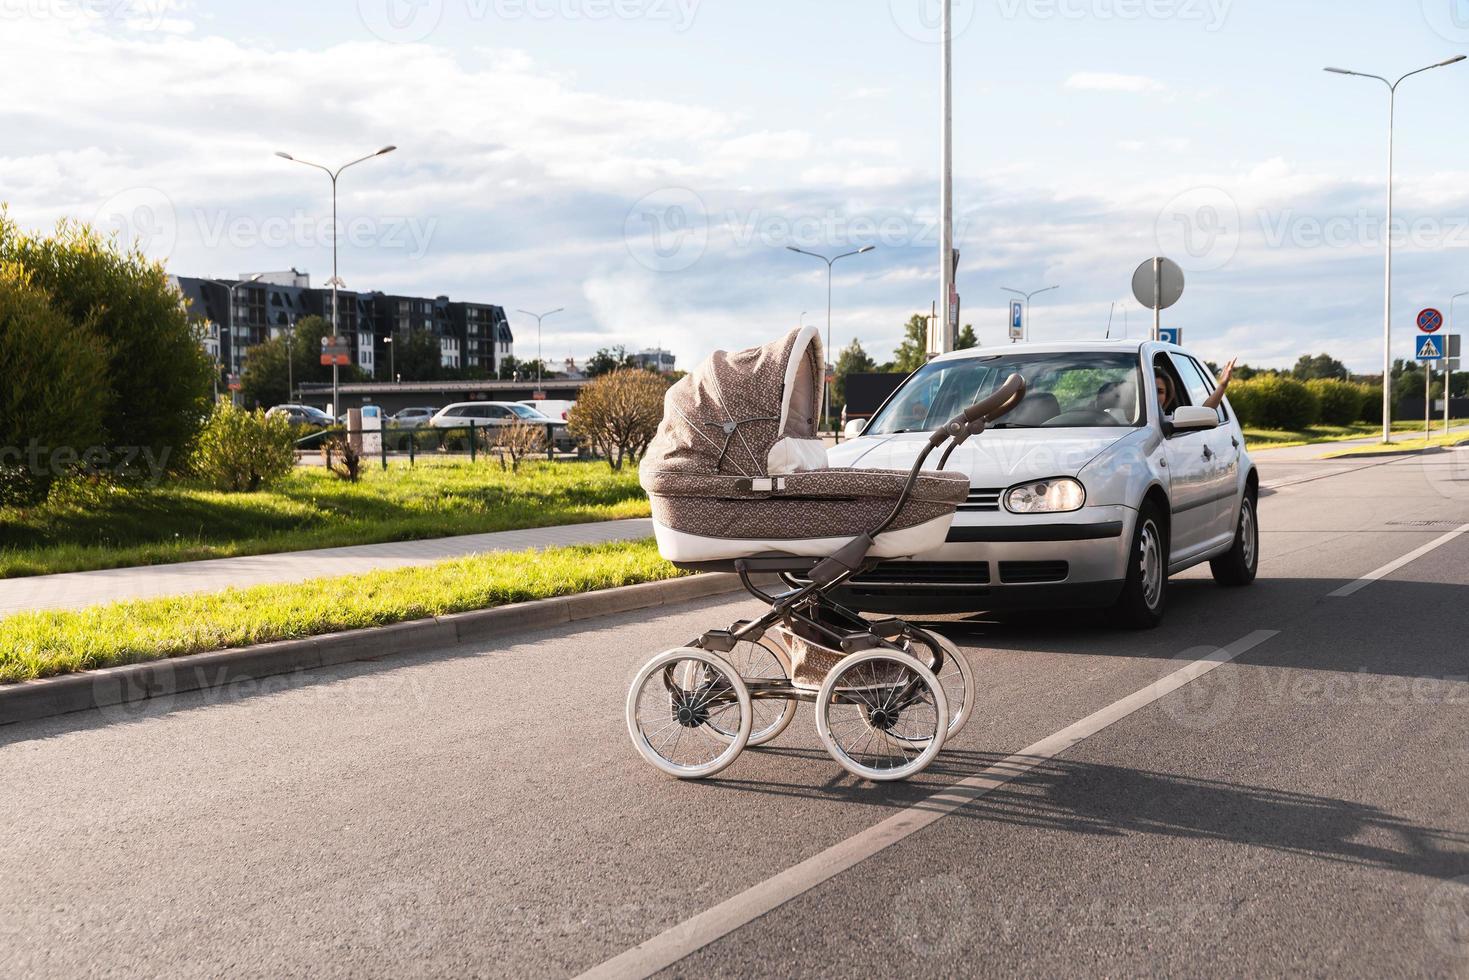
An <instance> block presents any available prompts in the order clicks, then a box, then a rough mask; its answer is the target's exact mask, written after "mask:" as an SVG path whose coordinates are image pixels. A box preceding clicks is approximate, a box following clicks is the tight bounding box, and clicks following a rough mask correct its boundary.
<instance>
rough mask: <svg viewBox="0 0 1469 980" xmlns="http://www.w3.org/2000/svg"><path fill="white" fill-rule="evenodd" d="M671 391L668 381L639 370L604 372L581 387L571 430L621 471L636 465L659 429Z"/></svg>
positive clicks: (573, 411) (570, 426) (569, 428)
mask: <svg viewBox="0 0 1469 980" xmlns="http://www.w3.org/2000/svg"><path fill="white" fill-rule="evenodd" d="M667 392H668V382H667V381H665V380H664V379H663V378H662V377H660V376H659V375H656V374H653V373H652V372H649V371H644V370H642V369H641V368H623V369H621V370H619V371H613V372H612V373H611V374H604V375H602V377H600V378H598V379H596V380H595V381H593V382H592V383H591V384H589V385H587V386H586V387H585V388H583V389H582V390H581V394H580V395H579V396H578V398H577V400H576V407H575V408H573V409H572V410H571V414H570V415H569V416H567V419H566V422H567V430H568V431H569V432H570V433H571V435H572V436H573V437H574V438H576V439H578V440H580V441H581V442H582V443H583V444H584V445H587V446H590V447H591V448H592V449H593V450H594V451H595V452H596V453H597V454H598V455H601V456H603V457H605V458H606V459H607V462H608V463H610V464H611V465H612V468H613V469H614V470H620V469H622V464H623V463H624V462H630V463H636V462H637V461H638V459H639V458H640V457H641V456H642V455H643V453H644V452H646V451H647V449H648V443H650V442H652V441H653V436H655V435H656V434H657V433H658V423H659V422H660V421H662V420H663V396H664V395H665V394H666V393H667Z"/></svg>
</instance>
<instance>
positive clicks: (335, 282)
mask: <svg viewBox="0 0 1469 980" xmlns="http://www.w3.org/2000/svg"><path fill="white" fill-rule="evenodd" d="M396 149H397V147H396V146H392V145H389V146H385V147H383V148H382V149H380V150H378V151H377V152H376V153H369V154H368V155H367V156H365V157H359V158H357V159H356V160H352V161H351V162H349V163H344V164H342V165H341V166H340V167H338V168H337V169H336V170H333V169H331V168H330V167H323V166H322V165H321V164H319V163H312V162H311V161H310V160H298V159H297V158H296V157H293V156H291V155H290V154H289V153H286V152H283V151H281V150H276V151H275V155H276V156H278V157H280V158H281V159H282V160H289V161H291V162H292V163H299V164H301V165H303V166H307V167H315V168H316V169H317V170H320V171H321V172H323V173H324V174H326V175H327V176H328V177H330V178H331V179H332V278H331V281H330V282H328V283H327V285H328V286H330V287H332V340H333V342H335V341H336V338H337V289H338V287H340V286H341V285H342V280H341V277H340V276H338V275H337V178H338V177H340V176H341V175H342V171H343V170H346V169H347V168H348V167H352V166H356V165H357V164H359V163H362V162H363V161H364V160H371V159H372V158H373V157H380V156H382V155H383V154H385V153H392V152H393V151H394V150H396ZM337 373H338V372H337V364H336V359H335V358H333V360H332V414H333V415H336V414H337V410H338V408H339V407H340V405H339V403H338V399H337Z"/></svg>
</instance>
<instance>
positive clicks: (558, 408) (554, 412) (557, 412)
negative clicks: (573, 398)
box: [519, 398, 576, 422]
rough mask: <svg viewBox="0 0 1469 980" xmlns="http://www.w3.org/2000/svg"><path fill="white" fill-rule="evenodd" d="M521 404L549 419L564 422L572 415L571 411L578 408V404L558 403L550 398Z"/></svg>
mask: <svg viewBox="0 0 1469 980" xmlns="http://www.w3.org/2000/svg"><path fill="white" fill-rule="evenodd" d="M519 404H521V405H524V406H526V407H527V408H533V409H535V410H536V411H537V412H540V413H541V414H542V415H545V416H547V417H549V418H553V419H560V420H561V421H563V422H565V421H566V417H567V415H569V414H570V413H571V410H572V409H573V408H575V407H576V402H568V401H556V400H554V399H548V398H542V399H540V400H539V401H537V400H535V399H531V400H528V401H522V402H519Z"/></svg>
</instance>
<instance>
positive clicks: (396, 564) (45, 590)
mask: <svg viewBox="0 0 1469 980" xmlns="http://www.w3.org/2000/svg"><path fill="white" fill-rule="evenodd" d="M652 535H653V522H652V521H650V520H648V519H646V518H637V519H634V520H626V521H597V522H595V523H590V524H563V525H561V526H559V527H537V528H528V529H526V530H523V531H495V532H492V533H489V534H466V535H462V536H460V537H454V538H432V539H430V540H427V541H390V542H387V543H384V544H364V545H353V546H351V547H348V548H322V549H320V550H317V551H288V552H281V553H279V554H274V555H251V556H247V557H243V558H211V559H209V560H208V561H190V562H179V563H177V564H172V565H142V566H136V567H132V568H107V569H101V570H98V571H94V572H68V573H65V574H61V575H37V576H33V577H31V578H16V579H0V616H8V615H10V614H11V613H17V612H24V611H26V610H30V609H78V608H81V607H82V606H90V605H95V604H97V603H102V602H116V601H117V600H119V599H146V598H151V597H155V596H165V595H184V594H187V593H192V592H216V591H219V590H221V589H227V588H230V587H232V586H249V585H265V584H268V583H278V582H303V581H305V580H306V579H312V578H320V577H322V576H324V575H353V574H359V573H362V572H369V571H374V570H377V569H383V568H402V567H404V566H406V565H429V564H433V563H434V562H438V561H443V560H445V559H447V558H459V557H462V556H464V555H472V554H476V553H478V552H482V551H520V550H523V549H525V548H551V547H556V546H558V545H569V544H598V543H600V542H603V541H631V540H634V539H637V538H647V537H652Z"/></svg>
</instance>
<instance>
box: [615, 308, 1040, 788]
mask: <svg viewBox="0 0 1469 980" xmlns="http://www.w3.org/2000/svg"><path fill="white" fill-rule="evenodd" d="M824 368H825V359H824V355H823V351H822V344H821V338H820V334H819V333H818V332H817V330H816V328H814V327H807V328H804V329H800V330H794V331H792V332H791V333H789V334H787V335H786V336H785V337H784V338H782V339H780V340H778V341H775V342H773V343H770V344H767V345H765V346H763V347H756V348H753V349H751V350H746V351H740V352H738V353H732V354H731V353H726V352H724V351H717V352H715V353H714V354H713V355H712V356H711V357H710V358H709V359H708V360H707V361H705V362H704V363H703V364H701V365H700V366H699V367H697V368H696V369H694V371H693V372H691V373H690V374H689V375H688V376H687V377H685V378H684V379H682V380H681V381H679V382H678V383H676V384H675V385H673V386H672V387H671V388H670V389H669V391H668V395H667V398H666V399H665V402H664V414H663V421H662V423H661V424H660V425H659V427H658V434H657V436H656V437H655V438H654V440H653V442H652V443H651V445H650V446H649V448H648V452H647V455H646V456H645V457H644V459H643V462H642V465H641V469H640V477H641V480H642V485H643V489H645V490H646V491H647V492H648V496H649V498H650V499H651V501H652V510H653V526H654V531H655V533H656V535H657V539H658V549H659V551H660V552H661V553H662V555H663V556H664V557H665V558H667V559H668V560H670V561H672V562H673V563H674V564H675V565H677V566H678V567H680V568H684V569H691V570H697V571H731V572H735V573H737V574H738V575H739V576H740V580H741V582H743V584H744V586H745V588H746V589H747V590H748V591H749V592H750V594H751V595H753V596H755V597H756V598H758V599H760V600H761V601H762V602H765V603H766V604H768V605H769V607H770V609H769V611H768V612H766V613H765V614H764V615H762V616H760V617H759V618H758V619H754V620H741V621H739V622H736V623H734V624H733V625H731V626H730V627H729V628H728V629H711V630H708V631H706V632H705V633H703V634H702V635H701V636H699V637H697V638H695V639H693V640H692V641H690V642H689V643H688V645H687V646H684V647H681V648H678V649H674V650H668V651H666V652H664V653H661V654H659V655H658V656H656V657H654V658H653V659H652V660H650V661H649V662H648V663H647V664H646V665H645V666H644V667H643V668H642V670H640V671H639V672H638V674H637V676H636V677H635V678H634V680H633V683H632V688H631V690H630V691H629V692H628V699H627V726H628V733H629V734H630V735H631V736H632V740H633V744H634V745H635V746H636V747H637V750H638V752H639V753H641V754H642V756H643V757H644V758H645V759H646V760H647V761H648V762H650V763H652V764H653V765H654V766H657V767H658V768H659V769H662V770H663V771H664V772H667V773H669V774H671V775H674V776H678V777H680V778H684V779H697V778H702V777H706V776H712V775H714V774H715V773H717V772H719V771H721V770H723V769H724V768H725V767H726V766H728V765H729V764H730V763H731V762H733V761H734V760H735V758H736V757H737V756H738V755H739V754H740V752H742V751H743V750H744V748H745V747H746V745H762V744H764V743H766V742H769V741H770V740H772V739H774V738H775V737H776V736H778V735H779V734H780V733H781V732H783V731H784V730H785V728H786V726H787V725H789V724H790V722H791V719H792V718H793V717H794V715H795V710H796V704H797V703H798V702H800V701H807V702H811V703H813V704H814V705H815V710H816V728H817V732H818V734H819V735H820V737H821V740H822V742H823V743H824V744H825V746H826V749H827V751H828V752H829V753H830V754H831V756H832V757H833V758H834V759H836V761H837V762H838V763H839V764H841V765H842V766H843V767H844V768H845V769H847V770H848V771H849V772H851V773H853V774H854V775H857V776H860V777H863V778H866V779H871V780H893V779H903V778H906V777H908V776H911V775H913V774H914V773H917V772H921V771H922V770H923V769H924V768H925V767H926V766H927V765H928V764H929V763H930V762H931V761H932V760H933V758H934V757H935V756H936V755H937V754H938V753H939V751H940V750H941V749H942V748H943V744H944V740H945V738H946V737H948V736H949V735H952V734H954V733H955V732H957V731H958V730H959V729H960V728H961V727H962V726H963V725H964V723H965V721H967V720H968V717H969V714H970V711H971V710H972V709H973V706H974V697H975V694H974V676H973V674H972V672H971V671H970V668H969V665H968V663H967V662H966V661H965V659H964V656H963V654H962V653H960V652H959V649H958V648H957V647H956V646H955V645H954V644H953V643H951V642H949V640H947V639H946V638H945V637H943V636H940V635H939V634H937V633H934V632H932V631H929V630H923V629H920V628H918V627H916V626H914V625H912V624H910V623H907V622H904V621H903V620H901V619H896V618H886V619H879V620H868V619H864V618H863V617H862V616H860V615H858V614H857V613H856V612H853V611H852V610H849V609H846V608H844V607H843V606H841V605H839V604H838V603H837V602H835V601H834V600H833V599H832V598H831V593H832V591H833V590H835V589H836V588H837V587H839V586H840V585H842V584H843V583H844V582H846V581H847V580H848V579H849V578H851V577H852V576H853V575H855V574H857V573H859V572H860V571H862V570H863V569H864V568H866V567H869V566H870V564H872V563H873V562H875V561H876V560H878V559H884V558H898V557H909V556H912V555H916V554H921V553H923V552H925V551H930V550H932V549H935V548H938V547H939V546H940V545H942V544H943V543H944V541H945V539H946V537H947V536H948V531H949V525H950V524H951V523H952V522H953V519H954V510H955V508H956V507H957V506H958V505H959V504H960V503H962V502H963V501H964V499H965V497H966V496H967V494H968V492H969V480H968V478H967V477H966V476H964V475H962V474H958V473H947V472H943V471H942V470H943V465H944V464H945V463H947V462H948V458H949V453H950V452H952V451H953V449H954V447H955V446H958V445H959V444H960V443H962V442H963V441H964V440H965V439H967V438H969V437H970V436H972V435H976V434H978V433H979V432H981V431H983V429H984V427H985V424H986V423H987V422H989V421H990V420H992V419H995V418H998V417H999V416H1001V415H1003V414H1005V413H1006V412H1008V411H1010V410H1011V409H1012V408H1014V407H1015V405H1016V404H1017V403H1018V402H1019V401H1020V399H1021V398H1022V397H1024V394H1025V383H1024V381H1023V380H1022V379H1021V378H1020V376H1019V375H1012V376H1011V377H1010V378H1009V379H1008V380H1007V381H1006V382H1005V383H1004V385H1002V386H1001V387H1000V388H999V389H997V390H996V391H994V392H992V393H990V394H988V395H987V396H986V397H985V398H983V399H982V400H981V401H979V402H978V403H977V404H975V405H973V406H971V407H970V408H968V409H966V410H965V411H964V412H963V413H962V414H960V415H959V416H956V417H955V418H954V419H952V420H951V421H949V422H948V423H947V424H946V425H945V426H944V427H943V428H941V429H940V430H938V431H937V432H935V433H933V435H932V437H931V438H930V439H929V440H928V443H927V445H926V446H925V447H924V449H923V451H922V452H921V453H920V454H919V457H918V459H917V461H916V462H915V463H914V464H913V466H912V468H911V469H910V470H908V471H906V472H905V471H901V470H884V469H836V468H828V467H827V465H826V449H825V445H824V444H823V443H822V441H821V439H820V438H819V436H818V432H817V418H818V417H819V415H820V413H821V405H822V380H823V373H824ZM945 443H949V448H948V450H946V451H945V452H944V454H943V457H942V459H941V460H940V462H939V469H938V470H937V471H924V470H923V467H924V464H925V463H926V462H927V460H928V457H929V456H930V454H932V453H933V451H934V450H936V449H938V448H939V447H940V446H943V445H944V444H945ZM762 573H763V574H764V575H766V576H767V577H768V576H769V575H770V574H772V573H773V574H774V575H776V576H778V577H779V578H780V580H781V581H782V582H783V583H784V585H785V587H784V588H779V587H777V588H774V589H773V590H771V591H767V587H765V586H761V585H757V584H756V582H755V581H754V579H753V578H752V576H756V575H760V574H762Z"/></svg>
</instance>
